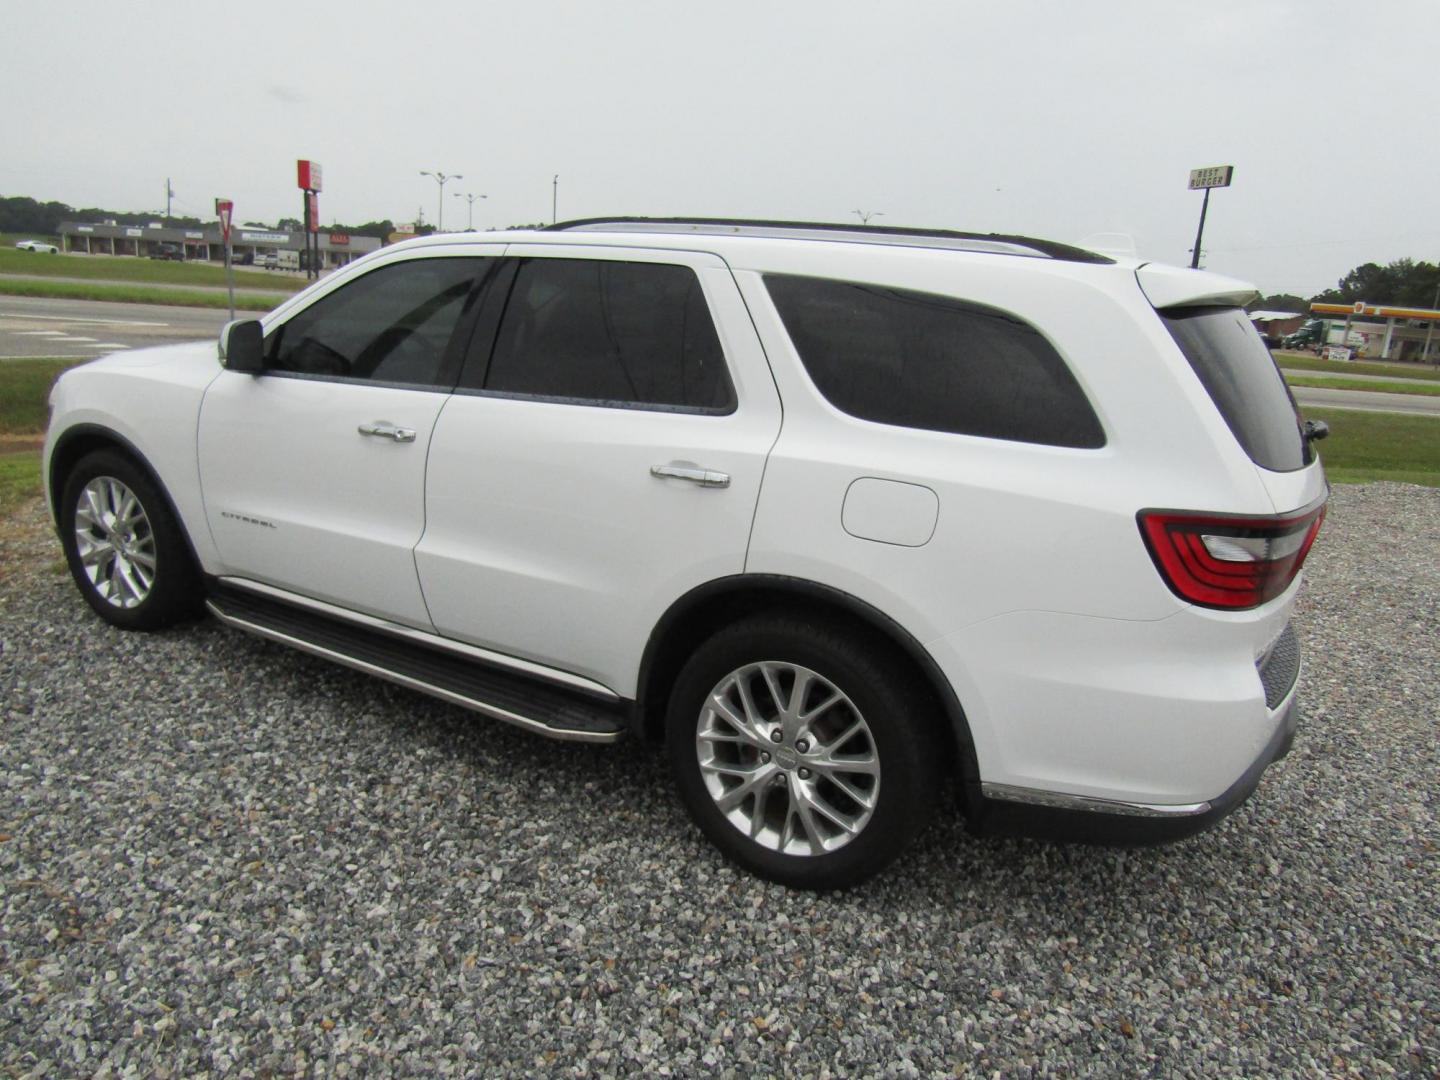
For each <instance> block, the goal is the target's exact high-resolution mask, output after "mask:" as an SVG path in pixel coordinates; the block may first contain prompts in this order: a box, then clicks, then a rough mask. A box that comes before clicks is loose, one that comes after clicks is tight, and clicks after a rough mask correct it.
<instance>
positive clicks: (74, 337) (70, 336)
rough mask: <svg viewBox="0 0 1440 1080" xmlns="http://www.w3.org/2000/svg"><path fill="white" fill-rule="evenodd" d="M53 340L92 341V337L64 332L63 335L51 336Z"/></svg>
mask: <svg viewBox="0 0 1440 1080" xmlns="http://www.w3.org/2000/svg"><path fill="white" fill-rule="evenodd" d="M51 340H53V341H94V340H95V339H94V338H93V337H80V336H79V335H78V334H65V335H64V336H63V337H58V338H52V339H51Z"/></svg>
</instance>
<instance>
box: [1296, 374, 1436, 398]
mask: <svg viewBox="0 0 1440 1080" xmlns="http://www.w3.org/2000/svg"><path fill="white" fill-rule="evenodd" d="M1285 381H1286V382H1288V383H1289V384H1290V385H1291V386H1317V387H1319V388H1321V389H1322V390H1368V391H1370V392H1371V393H1382V394H1419V395H1420V396H1422V397H1426V396H1428V397H1440V383H1436V384H1435V385H1434V386H1430V385H1423V386H1422V385H1417V384H1416V383H1403V382H1384V381H1382V380H1380V379H1364V380H1361V379H1326V378H1323V377H1322V378H1318V379H1311V378H1308V377H1306V376H1303V375H1298V374H1287V375H1286V376H1285Z"/></svg>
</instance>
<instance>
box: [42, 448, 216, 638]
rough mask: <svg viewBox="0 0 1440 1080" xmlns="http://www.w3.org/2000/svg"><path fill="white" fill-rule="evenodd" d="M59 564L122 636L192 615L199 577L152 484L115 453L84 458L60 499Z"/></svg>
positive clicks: (195, 609)
mask: <svg viewBox="0 0 1440 1080" xmlns="http://www.w3.org/2000/svg"><path fill="white" fill-rule="evenodd" d="M60 499H61V501H60V535H61V543H62V545H63V546H64V548H65V561H66V562H67V563H68V564H69V566H70V573H71V576H73V577H74V579H75V584H76V585H78V586H79V588H80V593H81V595H83V596H84V597H85V600H86V602H88V603H89V605H90V607H91V608H93V609H94V611H95V613H96V614H97V615H99V616H100V617H101V618H102V619H104V620H105V621H106V622H108V623H110V624H111V625H113V626H119V627H122V628H123V629H126V630H157V629H159V628H161V627H163V626H168V625H170V624H171V623H175V622H179V621H181V620H182V619H186V618H190V617H192V616H194V615H196V614H198V613H199V610H200V604H201V600H202V597H201V590H200V582H199V576H198V575H197V574H196V572H195V566H194V562H193V560H192V558H191V555H190V551H189V549H188V547H187V546H186V543H185V537H184V535H183V533H182V532H181V531H180V525H179V523H178V522H177V521H176V520H175V515H174V514H173V513H171V511H170V506H169V504H168V503H167V502H166V500H165V498H164V496H163V495H161V494H160V491H159V489H158V488H157V487H156V485H155V483H154V481H152V480H151V479H150V476H149V474H147V473H146V472H145V471H144V470H143V469H142V468H140V467H139V466H138V465H136V464H135V462H134V461H132V460H131V459H130V458H128V457H125V456H124V455H122V454H120V453H118V452H116V451H114V450H97V451H95V452H94V453H91V454H87V455H86V456H85V457H84V458H82V459H81V460H80V462H79V463H78V464H77V465H76V466H75V468H74V469H73V470H71V472H70V475H69V476H68V477H67V478H66V481H65V487H64V491H63V492H62V494H61V496H60Z"/></svg>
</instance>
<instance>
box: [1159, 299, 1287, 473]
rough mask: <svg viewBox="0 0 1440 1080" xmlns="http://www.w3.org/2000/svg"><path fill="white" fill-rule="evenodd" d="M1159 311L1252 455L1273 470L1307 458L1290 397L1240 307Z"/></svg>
mask: <svg viewBox="0 0 1440 1080" xmlns="http://www.w3.org/2000/svg"><path fill="white" fill-rule="evenodd" d="M1160 316H1161V318H1163V319H1164V320H1165V325H1166V326H1167V327H1169V329H1170V334H1171V336H1172V337H1174V339H1175V342H1176V344H1178V345H1179V346H1180V351H1181V352H1183V353H1184V354H1185V359H1187V360H1189V361H1190V366H1191V367H1192V368H1194V369H1195V374H1196V375H1198V376H1200V381H1201V382H1202V383H1204V384H1205V389H1206V390H1208V391H1209V393H1210V398H1211V400H1212V401H1214V402H1215V407H1216V408H1217V409H1219V410H1220V415H1221V416H1223V417H1224V418H1225V423H1227V424H1229V425H1230V430H1231V431H1232V432H1234V433H1235V438H1236V440H1237V441H1238V442H1239V443H1240V445H1241V446H1242V447H1244V449H1245V452H1246V453H1247V454H1249V455H1250V460H1251V461H1253V462H1255V464H1256V465H1259V466H1260V467H1261V468H1264V469H1270V470H1272V471H1274V472H1291V471H1293V470H1295V469H1299V468H1302V467H1303V466H1305V465H1307V464H1309V462H1310V459H1311V450H1310V444H1309V443H1307V442H1306V441H1305V438H1304V437H1303V436H1302V435H1301V433H1300V417H1299V414H1298V413H1297V412H1296V410H1295V399H1294V398H1292V397H1291V396H1290V388H1289V387H1288V386H1286V385H1285V380H1284V379H1283V378H1282V377H1281V375H1280V369H1279V368H1278V367H1276V366H1275V358H1274V357H1272V356H1271V355H1270V350H1269V349H1267V348H1265V343H1264V342H1263V341H1261V340H1260V335H1259V334H1258V333H1256V332H1255V327H1254V326H1252V325H1251V324H1250V320H1249V319H1248V318H1246V317H1245V312H1244V311H1242V310H1241V309H1240V308H1216V307H1203V308H1172V309H1170V310H1168V311H1162V312H1160Z"/></svg>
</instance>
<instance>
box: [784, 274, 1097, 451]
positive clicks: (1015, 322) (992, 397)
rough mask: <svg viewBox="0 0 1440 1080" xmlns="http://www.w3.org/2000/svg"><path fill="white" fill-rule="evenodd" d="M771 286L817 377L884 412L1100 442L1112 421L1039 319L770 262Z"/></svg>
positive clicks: (1000, 434) (964, 427)
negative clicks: (786, 269)
mask: <svg viewBox="0 0 1440 1080" xmlns="http://www.w3.org/2000/svg"><path fill="white" fill-rule="evenodd" d="M765 285H766V288H768V289H769V290H770V296H771V298H772V299H773V300H774V301H775V307H776V310H778V311H779V313H780V318H781V319H782V320H783V321H784V323H785V329H786V331H787V332H788V333H789V335H790V340H791V341H792V342H793V343H794V345H795V350H796V352H798V353H799V354H800V359H801V361H802V362H803V363H804V365H805V370H806V371H807V372H808V373H809V375H810V378H811V380H812V381H813V382H814V383H815V386H816V388H817V389H818V390H819V391H820V393H822V394H823V395H825V398H826V400H828V401H829V402H830V403H831V404H832V405H834V406H835V407H836V408H837V409H840V410H841V411H843V412H847V413H849V414H850V415H851V416H858V417H859V418H861V419H862V420H872V421H875V422H877V423H881V424H894V425H897V426H900V427H910V428H922V429H924V430H927V431H948V432H955V433H956V434H961V435H980V436H984V437H987V438H992V439H1010V440H1013V441H1016V442H1028V443H1042V444H1045V445H1048V446H1067V447H1079V448H1094V447H1100V446H1104V445H1105V433H1104V431H1103V430H1102V429H1101V427H1100V421H1099V420H1098V419H1097V418H1096V416H1095V411H1094V410H1093V409H1092V408H1091V407H1090V402H1089V400H1088V399H1087V398H1086V397H1085V394H1084V392H1083V391H1082V390H1081V389H1080V385H1079V384H1078V383H1077V382H1076V381H1075V377H1074V375H1072V374H1071V373H1070V369H1069V368H1068V367H1066V366H1065V361H1064V360H1062V359H1061V358H1060V355H1059V354H1058V353H1057V352H1056V351H1055V349H1054V347H1053V346H1052V345H1051V344H1050V343H1049V342H1048V341H1046V340H1045V338H1044V337H1043V336H1042V335H1041V334H1040V332H1039V331H1038V330H1036V329H1035V328H1034V327H1033V326H1031V325H1029V324H1028V323H1026V322H1023V321H1022V320H1020V319H1017V318H1015V317H1014V316H1011V315H1007V314H1006V313H1004V312H1002V311H996V310H995V309H994V308H988V307H983V306H981V305H979V304H972V303H967V302H965V301H962V300H956V299H954V298H952V297H948V296H935V295H932V294H930V293H921V292H911V291H909V290H906V289H892V288H886V287H883V286H879V285H861V284H855V283H852V282H844V281H831V280H828V279H823V278H807V277H794V276H790V275H780V274H767V275H766V276H765Z"/></svg>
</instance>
